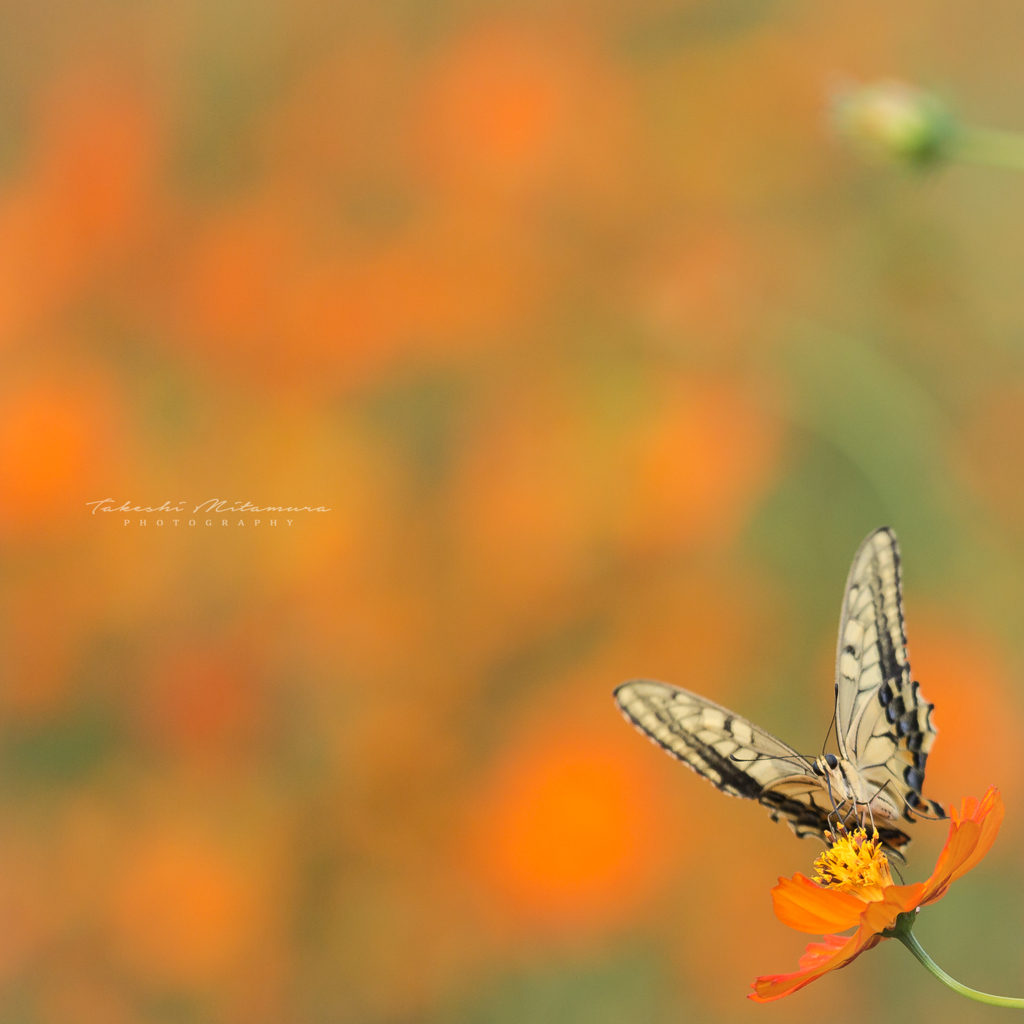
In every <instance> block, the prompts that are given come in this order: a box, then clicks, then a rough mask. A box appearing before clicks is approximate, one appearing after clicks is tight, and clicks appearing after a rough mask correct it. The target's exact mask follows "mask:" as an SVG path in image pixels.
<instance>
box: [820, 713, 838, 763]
mask: <svg viewBox="0 0 1024 1024" xmlns="http://www.w3.org/2000/svg"><path fill="white" fill-rule="evenodd" d="M835 724H836V709H835V708H833V709H832V721H830V722H829V723H828V728H827V729H826V730H825V738H824V739H823V740H822V741H821V756H822V757H824V756H825V745H826V744H827V743H828V738H829V736H830V735H831V734H832V730H833V729H834V728H835ZM836 742H837V743H838V742H839V734H838V733H837V734H836Z"/></svg>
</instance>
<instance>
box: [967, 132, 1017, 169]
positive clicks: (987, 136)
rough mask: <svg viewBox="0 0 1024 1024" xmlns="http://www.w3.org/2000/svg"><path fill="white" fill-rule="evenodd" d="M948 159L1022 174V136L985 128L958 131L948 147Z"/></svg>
mask: <svg viewBox="0 0 1024 1024" xmlns="http://www.w3.org/2000/svg"><path fill="white" fill-rule="evenodd" d="M951 150H952V151H951V154H950V155H951V156H952V157H953V158H954V159H956V160H964V161H966V162H968V163H972V164H983V165H985V166H987V167H1002V168H1005V169H1007V170H1011V171H1024V135H1020V134H1018V133H1017V132H1000V131H993V130H992V129H988V128H962V129H960V131H959V132H958V133H957V135H956V138H955V141H954V142H953V145H952V147H951Z"/></svg>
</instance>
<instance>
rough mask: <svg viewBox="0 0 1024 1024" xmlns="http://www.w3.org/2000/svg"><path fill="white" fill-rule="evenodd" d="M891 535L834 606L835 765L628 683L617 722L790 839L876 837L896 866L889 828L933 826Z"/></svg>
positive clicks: (687, 696)
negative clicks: (856, 830)
mask: <svg viewBox="0 0 1024 1024" xmlns="http://www.w3.org/2000/svg"><path fill="white" fill-rule="evenodd" d="M906 643H907V638H906V635H905V633H904V630H903V607H902V599H901V597H900V554H899V547H898V545H897V543H896V535H895V534H894V533H893V532H892V530H890V529H888V528H887V527H883V528H881V529H879V530H875V531H874V533H872V534H870V535H869V536H868V537H867V538H866V539H865V541H864V543H863V544H861V546H860V548H859V549H858V550H857V554H856V555H855V556H854V559H853V565H852V567H851V568H850V575H849V577H848V579H847V581H846V591H845V593H844V594H843V607H842V614H841V616H840V619H839V644H838V648H837V651H836V684H835V685H836V715H835V724H836V738H837V740H838V745H839V756H838V757H836V756H835V755H834V754H831V753H830V754H824V755H822V756H821V757H814V756H804V755H802V754H799V753H797V751H795V750H794V749H793V748H792V747H790V746H789V745H788V744H786V743H783V742H782V740H779V739H776V738H775V737H774V736H772V735H771V733H768V732H766V731H765V730H764V729H760V728H758V727H757V726H756V725H754V724H753V722H748V721H747V719H745V718H743V717H741V716H740V715H737V714H736V713H735V712H733V711H729V710H728V709H727V708H723V707H722V706H721V705H719V704H715V703H714V702H713V701H710V700H708V699H707V698H706V697H701V696H699V695H698V694H696V693H690V692H689V691H688V690H682V689H680V688H679V687H676V686H670V685H669V684H668V683H659V682H655V681H653V680H650V679H633V680H630V681H629V682H627V683H623V684H622V685H621V686H620V687H618V688H617V689H616V691H615V700H616V702H617V703H618V705H619V708H620V710H621V711H622V713H623V714H624V715H625V716H626V718H627V719H628V720H629V721H630V722H632V723H633V725H635V726H636V727H637V728H638V729H639V730H640V731H641V732H643V733H644V734H646V735H647V736H648V737H649V738H650V739H651V740H652V741H653V742H655V743H657V744H658V745H659V746H660V747H663V748H664V749H665V750H667V751H668V752H669V753H670V754H672V755H673V756H674V757H677V758H679V760H680V761H683V762H684V763H686V764H687V765H689V766H690V767H691V768H692V769H693V770H694V771H695V772H697V773H698V774H700V775H703V776H704V778H706V779H707V780H708V781H709V782H712V783H713V784H714V785H715V786H717V787H718V788H719V789H720V790H722V791H723V792H724V793H728V794H729V795H730V796H740V797H746V798H747V799H750V800H756V801H758V803H761V804H764V806H765V807H767V808H768V812H769V814H770V815H771V817H772V820H773V821H778V820H779V819H780V818H785V819H786V821H788V822H789V826H790V828H792V830H793V831H794V832H795V833H796V834H797V835H798V836H800V837H801V838H803V837H804V836H808V835H813V836H817V837H818V838H819V839H821V840H822V841H823V842H826V837H825V833H826V832H829V831H832V830H834V829H835V828H836V827H837V825H844V826H846V827H848V828H852V827H856V826H857V825H863V826H864V827H866V828H867V829H868V830H869V831H870V829H871V828H872V827H874V828H876V829H877V830H878V833H879V836H880V837H881V839H882V842H883V845H884V846H885V848H886V851H887V852H888V853H889V854H890V855H892V856H894V857H895V858H896V859H897V860H899V861H901V862H902V861H903V859H904V858H903V856H902V852H901V851H902V850H903V848H904V847H905V846H906V845H907V843H909V842H910V837H909V836H908V835H907V834H906V832H904V831H903V830H902V829H901V828H900V827H899V825H900V824H901V823H902V822H903V821H906V822H913V821H915V820H916V818H917V817H928V818H944V817H945V812H944V811H943V810H942V807H941V805H940V804H938V803H936V802H935V801H934V800H926V799H925V798H924V797H923V796H922V795H921V789H922V786H923V785H924V772H925V762H926V761H927V760H928V751H929V750H930V749H931V745H932V743H933V742H934V740H935V734H936V729H935V726H933V725H932V723H931V712H932V708H933V705H932V704H929V703H928V702H927V701H926V700H925V698H924V695H923V694H922V693H921V689H920V687H919V686H918V684H917V683H916V682H914V681H913V680H912V678H911V675H910V663H909V661H908V660H907V649H906Z"/></svg>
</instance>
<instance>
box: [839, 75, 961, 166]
mask: <svg viewBox="0 0 1024 1024" xmlns="http://www.w3.org/2000/svg"><path fill="white" fill-rule="evenodd" d="M833 117H834V123H835V125H836V128H837V129H838V131H839V133H840V134H841V135H843V136H845V137H846V138H847V139H849V140H850V141H851V142H852V143H853V144H854V145H855V146H858V147H859V148H860V149H862V150H864V152H865V153H866V154H868V155H869V156H872V157H875V158H877V159H888V160H896V161H899V162H902V163H906V164H911V165H914V166H918V167H920V166H924V165H926V164H932V163H935V162H936V161H938V160H941V159H943V158H944V157H946V156H947V155H948V154H949V152H950V148H951V143H952V140H953V136H954V134H955V132H956V124H955V122H954V121H953V118H952V117H951V116H950V114H949V111H947V110H946V108H945V106H944V105H943V104H942V103H941V102H940V101H939V100H938V99H937V98H936V97H935V96H933V95H932V94H931V93H929V92H925V91H924V90H922V89H915V88H914V87H913V86H910V85H905V84H903V83H902V82H892V81H890V82H877V83H875V84H874V85H865V86H861V87H860V88H857V89H853V90H850V91H849V92H846V93H844V94H843V95H841V96H839V97H838V98H837V100H836V101H835V104H834V106H833Z"/></svg>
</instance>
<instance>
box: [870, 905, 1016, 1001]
mask: <svg viewBox="0 0 1024 1024" xmlns="http://www.w3.org/2000/svg"><path fill="white" fill-rule="evenodd" d="M914 916H915V915H914V914H900V916H899V917H898V918H897V919H896V927H895V928H893V929H892V931H889V932H883V933H882V934H883V935H885V936H886V937H887V938H893V939H899V940H900V942H902V943H903V945H904V946H906V947H907V949H909V950H910V952H911V953H913V954H914V956H916V957H917V959H918V960H919V961H920V962H921V963H922V964H923V965H924V966H925V968H926V969H927V970H928V971H930V972H931V973H932V974H934V975H935V977H936V978H938V979H939V981H941V982H942V983H943V984H945V985H948V986H949V987H950V988H951V989H952V990H953V991H954V992H959V993H960V995H962V996H966V997H967V998H968V999H974V1000H976V1001H977V1002H979V1003H988V1004H989V1006H1015V1007H1017V1008H1018V1009H1024V999H1013V998H1012V997H1010V996H992V995H989V994H988V993H987V992H979V991H978V990H977V989H973V988H968V987H967V986H966V985H961V984H960V982H959V981H957V980H956V979H955V978H951V977H950V976H949V975H948V974H947V973H946V972H945V971H944V970H943V969H942V968H941V967H939V965H938V964H937V963H935V961H934V960H933V959H932V958H931V957H930V956H929V955H928V954H927V953H926V952H925V951H924V950H923V949H922V948H921V943H920V942H918V941H917V938H916V936H915V935H914V933H913V931H912V930H911V929H912V928H913V927H914V921H913V919H914Z"/></svg>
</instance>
